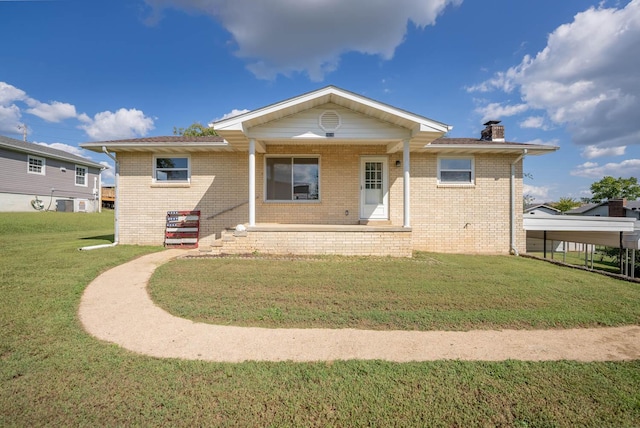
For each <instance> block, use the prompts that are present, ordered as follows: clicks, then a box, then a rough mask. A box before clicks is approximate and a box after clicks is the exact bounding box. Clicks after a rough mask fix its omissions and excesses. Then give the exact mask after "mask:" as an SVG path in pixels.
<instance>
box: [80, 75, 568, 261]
mask: <svg viewBox="0 0 640 428" xmlns="http://www.w3.org/2000/svg"><path fill="white" fill-rule="evenodd" d="M212 126H213V127H214V128H215V129H216V131H217V133H218V135H219V137H195V138H194V137H184V136H182V137H179V136H172V137H151V138H139V139H132V140H119V141H104V142H93V143H85V144H82V145H81V146H82V147H84V148H86V149H89V150H93V151H96V152H102V151H108V152H110V153H115V155H116V156H115V158H116V159H117V161H118V163H117V166H116V180H117V182H116V185H117V187H118V195H117V200H116V215H117V217H118V224H119V227H118V230H116V235H117V236H118V239H119V242H121V243H123V244H151V245H160V244H162V243H163V242H164V239H165V231H166V229H165V226H166V224H167V219H166V216H167V212H168V211H174V210H199V211H200V222H199V237H200V248H201V250H205V249H206V250H212V251H220V252H224V253H246V252H253V251H258V252H265V253H281V254H282V253H285V254H287V253H296V254H332V253H335V254H373V255H394V256H410V255H411V253H412V251H414V250H425V251H441V252H459V253H504V254H507V253H509V252H519V251H524V250H525V240H526V239H525V231H524V229H523V224H522V218H523V213H522V209H521V205H520V204H521V202H520V201H522V160H523V159H524V157H525V156H529V155H540V154H545V153H549V152H553V151H555V150H557V147H553V146H547V145H536V144H522V143H511V142H507V141H505V139H504V127H503V126H501V125H499V122H488V123H487V124H486V128H485V130H483V132H482V134H483V138H482V139H477V138H443V136H444V135H445V134H446V133H447V132H448V131H450V130H451V127H450V126H448V125H445V124H443V123H440V122H437V121H434V120H432V119H428V118H426V117H423V116H419V115H416V114H414V113H410V112H407V111H404V110H400V109H398V108H395V107H392V106H389V105H386V104H383V103H380V102H377V101H374V100H371V99H369V98H365V97H363V96H360V95H357V94H354V93H352V92H348V91H345V90H342V89H339V88H336V87H333V86H329V87H326V88H323V89H320V90H317V91H314V92H310V93H307V94H303V95H300V96H298V97H295V98H291V99H288V100H285V101H282V102H278V103H276V104H272V105H270V106H267V107H264V108H260V109H258V110H254V111H251V112H248V113H245V114H242V115H239V116H235V117H232V118H229V119H224V120H221V121H218V122H215V123H213V124H212ZM237 225H241V226H240V227H237V228H236V226H237ZM229 229H231V230H229ZM234 229H235V230H234Z"/></svg>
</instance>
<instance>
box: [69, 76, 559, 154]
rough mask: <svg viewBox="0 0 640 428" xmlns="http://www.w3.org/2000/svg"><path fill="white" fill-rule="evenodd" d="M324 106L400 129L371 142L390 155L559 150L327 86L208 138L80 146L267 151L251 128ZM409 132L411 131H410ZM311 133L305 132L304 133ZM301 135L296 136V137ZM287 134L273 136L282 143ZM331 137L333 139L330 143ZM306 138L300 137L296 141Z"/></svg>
mask: <svg viewBox="0 0 640 428" xmlns="http://www.w3.org/2000/svg"><path fill="white" fill-rule="evenodd" d="M323 105H337V106H338V107H343V108H345V109H349V110H351V111H353V112H355V113H359V114H362V115H365V116H368V117H370V118H373V119H376V120H378V121H380V122H384V123H387V124H389V126H390V127H396V128H398V129H401V130H402V132H401V135H402V139H400V136H398V135H396V136H395V137H392V138H389V137H385V138H380V139H377V140H376V139H375V138H374V139H369V138H367V142H369V141H370V142H371V143H375V142H377V143H378V144H386V145H387V153H395V152H398V151H402V147H403V141H404V139H406V138H409V145H410V150H411V151H414V152H436V153H449V154H470V153H512V154H513V153H517V154H524V152H525V150H526V154H528V155H539V154H544V153H549V152H552V151H556V150H558V147H556V146H549V145H542V144H527V143H514V142H505V141H487V140H481V139H477V138H446V137H444V134H445V133H446V132H448V131H450V130H451V129H452V126H450V125H446V124H444V123H441V122H438V121H435V120H433V119H429V118H427V117H424V116H420V115H417V114H414V113H411V112H408V111H405V110H402V109H398V108H396V107H392V106H390V105H388V104H384V103H381V102H379V101H375V100H372V99H370V98H367V97H364V96H361V95H358V94H355V93H353V92H349V91H346V90H344V89H340V88H337V87H335V86H327V87H325V88H322V89H319V90H316V91H312V92H308V93H306V94H302V95H299V96H297V97H293V98H289V99H287V100H284V101H280V102H277V103H275V104H271V105H268V106H266V107H262V108H259V109H257V110H253V111H249V112H246V113H243V114H240V115H237V116H233V117H230V118H227V119H222V120H219V121H216V122H213V123H210V124H209V126H212V127H213V128H214V129H215V130H216V131H217V132H218V135H219V136H205V137H185V136H169V137H163V136H158V137H147V138H134V139H128V140H113V141H101V142H90V143H83V144H81V145H80V147H83V148H85V149H88V150H92V151H95V152H102V151H103V149H107V150H109V151H114V152H136V151H138V152H143V151H144V152H155V153H163V152H164V153H169V152H174V153H175V152H176V151H180V152H204V151H211V150H222V151H247V150H248V146H249V138H257V139H256V151H258V152H261V153H264V152H266V149H265V143H264V142H265V141H269V140H268V139H267V140H264V141H263V140H261V139H259V138H258V137H255V136H254V137H251V136H250V134H251V130H252V129H256V128H258V129H259V127H260V126H261V125H265V124H268V123H270V122H274V121H277V120H280V119H284V118H287V117H291V116H293V115H295V114H297V113H301V112H304V111H307V110H310V109H313V108H315V107H319V106H323ZM405 130H406V132H405ZM305 135H306V134H305ZM312 136H313V137H310V138H309V139H307V140H306V142H308V143H311V144H313V143H314V142H317V141H321V142H322V143H329V142H333V143H342V142H346V143H347V144H348V143H349V141H354V140H349V139H342V140H341V139H340V138H337V136H336V138H333V137H330V136H326V137H325V136H324V135H322V136H321V135H315V134H312ZM295 138H297V137H295ZM283 139H284V137H283V138H274V140H275V141H277V142H278V143H279V144H281V143H282V141H283ZM329 140H331V141H329ZM297 141H298V142H300V141H302V140H301V139H298V140H297Z"/></svg>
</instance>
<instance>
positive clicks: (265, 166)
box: [263, 153, 322, 204]
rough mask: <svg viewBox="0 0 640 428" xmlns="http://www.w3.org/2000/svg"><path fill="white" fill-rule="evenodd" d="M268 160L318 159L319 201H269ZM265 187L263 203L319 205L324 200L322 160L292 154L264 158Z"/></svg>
mask: <svg viewBox="0 0 640 428" xmlns="http://www.w3.org/2000/svg"><path fill="white" fill-rule="evenodd" d="M268 158H289V159H294V158H307V159H318V199H267V159H268ZM263 171H264V174H263V176H264V180H263V181H264V185H263V201H264V202H265V203H269V204H317V203H319V202H321V200H322V189H321V186H320V183H321V182H322V159H321V158H320V156H319V155H308V154H305V155H290V154H286V153H283V154H272V155H265V156H264V164H263Z"/></svg>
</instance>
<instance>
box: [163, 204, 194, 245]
mask: <svg viewBox="0 0 640 428" xmlns="http://www.w3.org/2000/svg"><path fill="white" fill-rule="evenodd" d="M199 233H200V211H167V221H166V228H165V233H164V246H165V247H169V248H198V235H199Z"/></svg>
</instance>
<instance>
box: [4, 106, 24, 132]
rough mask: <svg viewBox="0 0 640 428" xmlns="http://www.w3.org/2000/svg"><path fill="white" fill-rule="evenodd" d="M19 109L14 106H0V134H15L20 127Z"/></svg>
mask: <svg viewBox="0 0 640 428" xmlns="http://www.w3.org/2000/svg"><path fill="white" fill-rule="evenodd" d="M20 118H21V114H20V108H18V106H16V105H15V104H12V105H10V106H2V105H0V132H3V133H7V134H15V133H17V132H18V126H20Z"/></svg>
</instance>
